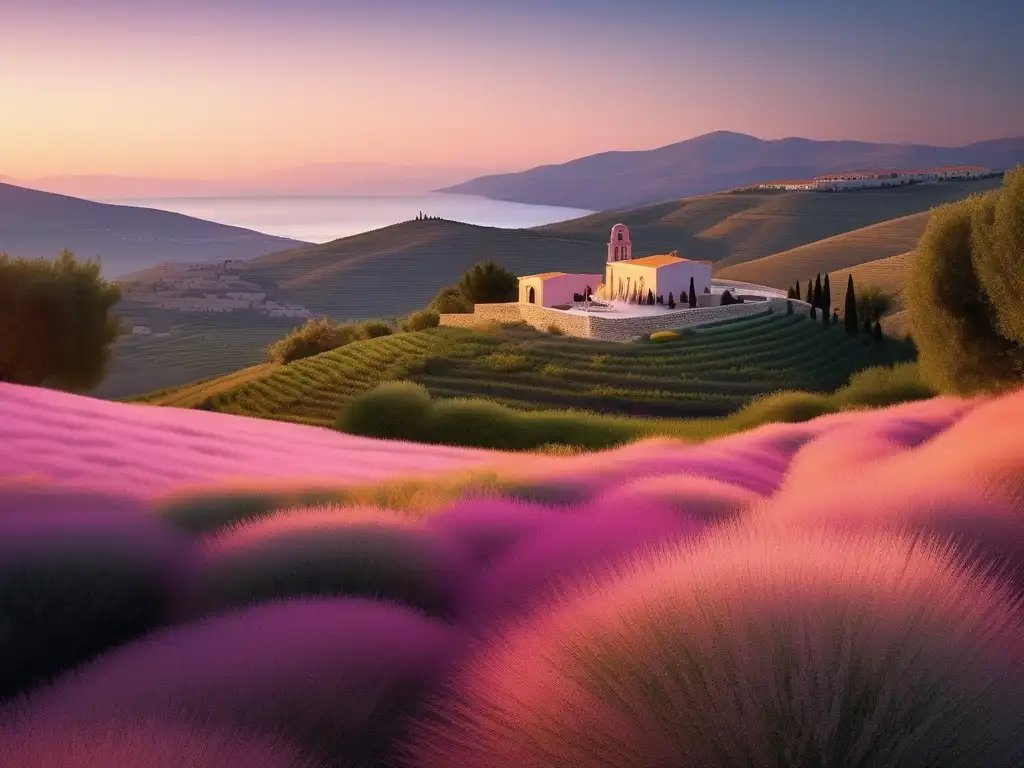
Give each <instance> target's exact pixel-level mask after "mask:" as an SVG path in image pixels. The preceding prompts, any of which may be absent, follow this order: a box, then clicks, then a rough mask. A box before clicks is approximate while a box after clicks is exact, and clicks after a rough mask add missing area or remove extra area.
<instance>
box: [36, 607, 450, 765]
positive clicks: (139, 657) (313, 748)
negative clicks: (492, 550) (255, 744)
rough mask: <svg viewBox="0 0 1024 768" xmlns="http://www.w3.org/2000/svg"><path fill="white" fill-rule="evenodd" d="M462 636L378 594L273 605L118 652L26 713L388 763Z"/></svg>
mask: <svg viewBox="0 0 1024 768" xmlns="http://www.w3.org/2000/svg"><path fill="white" fill-rule="evenodd" d="M455 632H456V630H455V629H454V628H452V627H450V626H448V625H446V624H444V623H442V622H439V621H435V620H432V619H430V618H427V617H425V616H423V615H421V614H418V613H416V612H413V611H411V610H407V609H404V608H400V607H398V606H394V605H388V604H386V603H383V602H378V601H374V600H365V599H356V598H315V599H314V598H308V599H297V600H290V601H286V602H269V603H264V604H261V605H258V606H254V607H251V608H246V609H240V610H235V611H228V612H226V613H223V614H220V615H217V616H212V617H208V618H205V619H202V620H199V621H194V622H189V623H187V624H183V625H180V626H175V627H171V628H167V629H164V630H161V631H159V632H153V633H151V634H149V635H148V636H147V637H145V638H143V639H141V640H140V641H138V642H135V643H132V644H130V645H126V646H123V647H121V648H118V649H116V650H114V651H112V652H110V653H108V654H107V655H106V656H104V657H102V658H101V659H98V660H97V661H96V662H94V663H93V664H91V665H89V666H88V667H87V668H84V669H82V670H80V671H79V673H78V674H76V675H69V676H67V677H65V678H63V679H62V680H61V681H60V683H59V684H57V685H55V686H54V687H53V688H52V689H50V690H46V691H42V692H40V694H39V695H38V696H37V697H35V698H34V699H33V700H30V701H29V703H28V706H27V707H26V708H25V709H24V710H23V713H24V714H23V716H24V717H26V718H28V719H29V720H33V719H37V718H38V719H40V720H43V721H47V720H48V721H53V720H59V721H61V722H75V723H77V722H84V723H89V722H95V721H97V720H98V721H100V722H103V721H107V722H109V721H111V720H118V721H123V722H132V721H137V720H139V719H147V720H157V721H163V722H170V723H172V724H174V723H179V724H183V725H187V724H189V723H195V722H197V721H198V722H205V723H208V724H210V725H216V726H223V727H225V728H229V729H243V730H244V731H248V732H251V733H256V734H263V735H264V736H265V737H273V736H278V737H280V738H282V739H283V740H285V741H286V743H292V744H296V745H298V746H299V747H300V748H301V749H303V750H304V751H305V752H307V753H310V754H314V755H323V754H328V755H330V756H331V759H330V760H329V761H326V760H325V761H324V762H325V763H326V764H329V765H332V766H335V765H341V766H350V765H351V766H369V765H380V764H382V762H383V761H382V758H383V754H382V753H384V752H385V751H386V750H389V749H390V748H391V747H392V745H393V743H394V741H395V740H396V739H397V738H398V737H399V736H400V735H401V733H402V726H403V724H404V720H405V718H406V717H407V716H408V714H409V712H410V711H411V710H413V709H414V708H415V707H416V705H417V702H418V699H419V697H420V696H421V695H422V693H423V691H424V689H425V687H426V686H427V685H428V684H430V682H431V681H432V679H433V678H434V676H435V675H436V673H437V667H438V666H439V664H440V662H441V661H442V660H443V659H444V658H445V656H446V655H447V654H449V653H450V652H451V651H452V649H453V645H454V642H453V641H454V640H455V639H456V638H455ZM243 765H244V763H243Z"/></svg>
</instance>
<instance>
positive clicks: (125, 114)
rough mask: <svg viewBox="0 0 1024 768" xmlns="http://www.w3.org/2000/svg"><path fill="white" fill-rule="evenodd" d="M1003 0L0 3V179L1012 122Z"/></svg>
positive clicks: (441, 160)
mask: <svg viewBox="0 0 1024 768" xmlns="http://www.w3.org/2000/svg"><path fill="white" fill-rule="evenodd" d="M1021 30H1024V1H1022V0H971V2H964V1H963V0H961V1H959V2H953V1H952V0H850V1H849V2H847V1H846V0H792V1H791V2H783V1H782V0H694V1H692V2H691V1H690V0H632V2H628V3H627V2H621V1H619V2H611V1H610V0H544V1H543V2H542V1H541V0H507V1H506V0H501V1H500V2H499V1H497V0H417V1H415V2H412V1H409V0H376V1H375V2H363V1H362V0H359V1H354V2H349V1H345V0H338V1H336V2H328V1H327V0H288V1H287V2H271V1H270V0H248V1H243V0H235V1H231V0H177V1H176V2H175V1H173V0H164V1H162V2H157V1H156V0H133V1H132V2H128V1H127V0H79V1H78V2H67V1H65V2H53V1H51V0H0V175H9V176H16V177H20V178H32V177H38V176H44V175H49V174H81V173H110V174H121V175H131V176H169V177H191V178H224V177H232V176H240V175H247V174H252V173H258V172H260V171H263V170H268V169H274V168H281V167H288V166H294V165H302V164H305V163H314V162H332V161H376V162H393V163H408V164H432V165H460V166H470V167H485V168H492V169H499V168H500V169H510V170H512V169H520V168H527V167H531V166H534V165H539V164H542V163H550V162H563V161H566V160H570V159H572V158H575V157H580V156H583V155H587V154H592V153H595V152H601V151H605V150H609V149H648V148H652V147H657V146H662V145H665V144H670V143H673V142H675V141H680V140H682V139H686V138H690V137H692V136H696V135H699V134H702V133H707V132H709V131H714V130H733V131H741V132H744V133H750V134H754V135H756V136H760V137H762V138H780V137H784V136H793V135H799V136H807V137H810V138H819V139H838V138H851V139H862V140H869V141H895V142H902V141H912V142H921V143H934V144H948V145H952V144H965V143H969V142H972V141H977V140H982V139H988V138H997V137H1007V136H1019V135H1022V134H1024V45H1022V43H1021V40H1020V32H1021Z"/></svg>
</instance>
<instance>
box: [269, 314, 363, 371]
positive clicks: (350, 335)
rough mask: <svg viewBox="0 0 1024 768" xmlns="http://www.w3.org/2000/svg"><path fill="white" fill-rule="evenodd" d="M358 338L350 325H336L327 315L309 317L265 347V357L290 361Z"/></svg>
mask: <svg viewBox="0 0 1024 768" xmlns="http://www.w3.org/2000/svg"><path fill="white" fill-rule="evenodd" d="M358 338H359V334H358V332H357V330H356V328H355V327H354V326H352V325H338V324H337V323H335V322H333V321H331V320H330V319H328V318H327V317H321V318H319V319H309V320H307V321H306V322H305V323H304V324H303V325H301V326H299V327H298V328H295V329H294V330H292V331H291V332H290V333H289V334H288V335H287V336H285V337H284V338H283V339H278V340H277V341H275V342H274V343H273V344H271V345H270V346H269V347H267V357H268V359H269V360H270V361H271V362H274V363H282V364H285V363H290V362H293V361H295V360H301V359H302V358H305V357H312V356H313V355H319V354H320V353H321V352H329V351H330V350H332V349H337V348H338V347H343V346H345V345H346V344H350V343H351V342H353V341H355V340H356V339H358Z"/></svg>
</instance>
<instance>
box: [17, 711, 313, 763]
mask: <svg viewBox="0 0 1024 768" xmlns="http://www.w3.org/2000/svg"><path fill="white" fill-rule="evenodd" d="M0 742H2V743H3V745H4V759H5V760H6V761H8V763H9V764H10V765H16V766H18V768H70V766H74V767H75V768H112V767H113V766H131V767H132V768H181V766H188V767H189V768H224V766H228V765H232V766H246V768H322V763H321V762H320V761H319V760H314V759H312V758H309V757H306V756H304V755H303V754H302V752H301V751H300V750H298V749H296V748H295V747H294V746H292V745H290V744H288V743H287V742H285V741H283V740H282V739H279V738H274V737H273V736H269V735H255V734H251V733H247V732H246V731H245V730H243V729H240V728H225V727H217V728H211V727H210V726H208V725H205V724H203V723H185V724H170V723H166V722H160V721H151V722H150V721H147V720H146V719H139V720H132V721H129V722H110V721H108V722H99V723H96V722H67V721H59V720H58V721H52V722H46V721H36V720H29V721H27V722H24V723H19V724H17V725H7V726H4V725H0Z"/></svg>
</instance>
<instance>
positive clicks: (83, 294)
mask: <svg viewBox="0 0 1024 768" xmlns="http://www.w3.org/2000/svg"><path fill="white" fill-rule="evenodd" d="M120 300H121V289H120V288H119V287H118V286H117V285H116V284H115V283H109V282H107V281H106V280H104V279H103V278H102V277H101V276H100V264H99V262H92V261H89V262H84V263H83V262H79V261H77V260H76V259H75V256H74V254H73V253H71V251H69V250H67V249H65V250H63V251H61V252H60V254H58V256H57V258H56V259H54V260H47V259H11V258H10V257H9V256H7V254H5V253H0V328H3V333H2V334H0V382H10V383H12V384H25V385H29V386H50V387H57V388H60V389H67V390H71V391H87V390H89V389H92V388H93V387H95V386H96V385H97V384H99V383H100V382H101V381H102V380H103V377H104V376H105V375H106V372H107V366H108V364H109V362H110V346H111V345H112V344H113V343H114V341H116V340H117V337H118V329H119V326H120V321H119V320H118V318H117V316H116V315H114V314H112V311H113V309H114V307H115V305H116V304H117V303H118V302H119V301H120Z"/></svg>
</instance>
